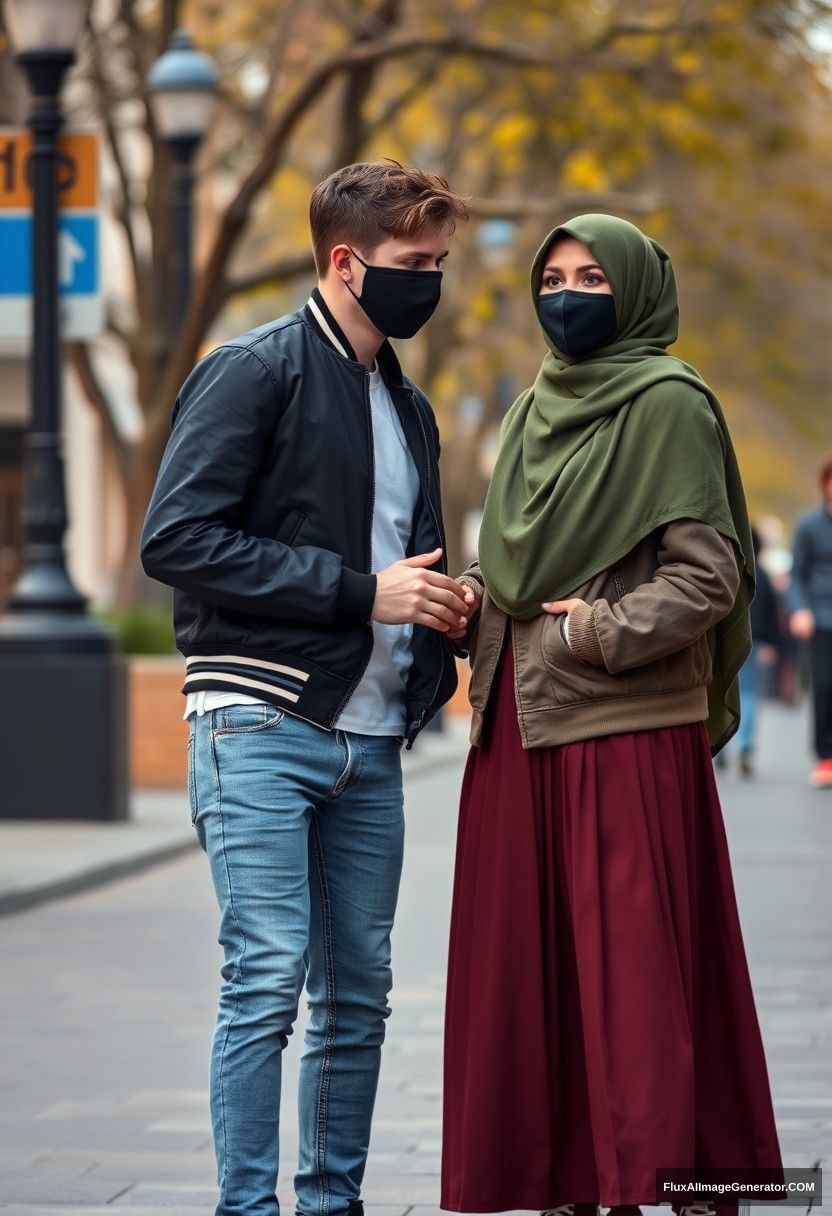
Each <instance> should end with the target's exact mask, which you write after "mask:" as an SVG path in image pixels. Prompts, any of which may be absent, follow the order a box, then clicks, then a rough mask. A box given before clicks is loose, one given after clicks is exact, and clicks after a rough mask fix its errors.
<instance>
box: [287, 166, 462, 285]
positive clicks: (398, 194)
mask: <svg viewBox="0 0 832 1216" xmlns="http://www.w3.org/2000/svg"><path fill="white" fill-rule="evenodd" d="M468 216H469V211H468V205H467V203H466V201H465V199H464V198H463V197H462V196H461V195H459V194H455V193H454V191H453V190H451V187H450V186H449V185H448V182H447V181H446V180H445V178H444V177H441V176H440V175H439V174H438V173H428V172H427V171H426V170H424V169H406V168H405V167H404V166H403V165H400V164H399V162H398V161H396V160H386V161H380V162H373V163H366V164H358V165H346V166H345V167H344V168H343V169H337V170H336V171H335V173H330V175H329V177H325V178H324V180H323V181H322V182H320V183H319V184H318V185H317V186H316V187H315V189H314V191H313V192H312V200H311V202H310V205H309V224H310V227H311V229H312V249H313V252H314V254H315V266H316V268H317V271H318V274H319V275H320V276H321V277H323V276H324V275H325V274H326V272H327V269H328V267H329V254H330V251H331V250H332V248H333V246H335V245H338V244H340V243H341V242H343V243H344V244H345V245H357V246H358V249H359V252H361V253H362V254H363V255H364V256H365V257H369V256H370V255H371V254H372V253H373V252H374V250H376V249H377V248H378V246H379V245H381V244H382V243H383V242H384V241H385V240H387V239H388V237H407V236H416V235H418V234H419V233H421V232H423V231H424V230H425V229H426V228H438V229H445V228H446V229H447V230H448V232H449V233H451V232H453V230H454V228H455V227H456V225H457V222H458V221H464V220H467V219H468Z"/></svg>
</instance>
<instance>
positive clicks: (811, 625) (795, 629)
mask: <svg viewBox="0 0 832 1216" xmlns="http://www.w3.org/2000/svg"><path fill="white" fill-rule="evenodd" d="M789 629H791V631H792V635H793V637H796V638H800V640H801V641H803V642H808V640H809V638H810V637H811V636H812V634H813V633H814V632H815V614H814V613H813V612H812V610H811V608H798V610H797V612H793V613H792V615H791V617H790V618H789Z"/></svg>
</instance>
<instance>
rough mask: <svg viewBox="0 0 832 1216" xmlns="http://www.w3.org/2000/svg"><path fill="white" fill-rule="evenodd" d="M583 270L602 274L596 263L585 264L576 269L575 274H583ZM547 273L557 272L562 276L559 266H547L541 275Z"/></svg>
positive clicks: (602, 270)
mask: <svg viewBox="0 0 832 1216" xmlns="http://www.w3.org/2000/svg"><path fill="white" fill-rule="evenodd" d="M585 270H600V271H601V274H603V273H604V269H603V267H602V266H599V265H598V263H597V262H588V263H587V264H586V266H578V267H576V273H577V274H583V272H584V271H585ZM549 271H557V273H558V274H563V271H562V270H561V268H560V266H547V267H546V269H545V270H544V271H543V273H544V274H547V273H548V272H549Z"/></svg>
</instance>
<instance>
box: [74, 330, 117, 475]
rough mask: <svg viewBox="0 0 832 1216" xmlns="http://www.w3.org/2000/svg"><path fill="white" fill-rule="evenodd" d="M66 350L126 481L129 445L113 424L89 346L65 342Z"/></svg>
mask: <svg viewBox="0 0 832 1216" xmlns="http://www.w3.org/2000/svg"><path fill="white" fill-rule="evenodd" d="M66 351H67V355H68V356H69V363H70V366H71V367H72V369H73V371H74V372H75V374H76V376H77V377H78V380H79V382H80V384H81V388H82V389H83V391H84V396H85V397H86V399H87V401H88V403H89V404H90V405H91V406H92V408H93V409H94V410H95V412H96V414H97V415H98V417H99V418H100V419H101V422H102V423H103V425H104V429H105V430H106V432H107V436H108V439H109V441H110V447H111V448H112V450H113V453H114V455H115V458H116V462H117V464H118V468H119V472H120V473H121V476H122V480H123V482H124V483H126V482H127V478H128V476H129V472H130V455H129V447H128V445H127V443H125V440H124V438H123V437H122V435H121V433H120V432H119V430H118V427H117V426H116V424H115V418H114V415H113V410H112V407H111V405H110V402H109V398H108V397H107V394H106V392H105V390H104V386H103V384H102V383H101V379H100V377H99V376H98V373H97V372H96V370H95V368H94V367H93V363H92V357H91V355H90V349H89V346H88V345H87V343H86V342H67V344H66Z"/></svg>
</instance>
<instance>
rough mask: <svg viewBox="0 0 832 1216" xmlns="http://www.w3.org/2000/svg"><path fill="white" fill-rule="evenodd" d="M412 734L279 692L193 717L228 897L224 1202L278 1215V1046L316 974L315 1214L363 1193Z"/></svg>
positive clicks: (305, 1155) (311, 1139)
mask: <svg viewBox="0 0 832 1216" xmlns="http://www.w3.org/2000/svg"><path fill="white" fill-rule="evenodd" d="M401 742H402V741H401V739H399V738H398V737H392V736H372V735H359V734H353V733H351V732H346V731H341V730H336V731H326V730H323V729H322V728H320V727H317V726H313V725H312V724H311V723H308V722H305V721H303V719H301V718H297V717H293V716H292V715H291V714H287V713H284V711H283V710H281V709H277V708H275V707H273V706H268V705H233V706H229V707H227V708H224V709H214V710H211V711H210V712H209V713H206V714H204V715H203V716H202V717H198V716H195V717H192V718H191V719H190V736H189V741H188V787H189V795H190V803H191V818H192V821H193V824H194V827H195V829H196V832H197V836H198V838H199V843H200V845H201V846H202V848H203V850H204V852H205V853H206V855H207V857H208V860H209V863H210V867H211V875H212V878H213V882H214V888H215V891H216V895H217V901H218V903H219V908H220V929H219V942H220V945H221V946H222V948H223V951H224V954H225V961H224V964H223V966H222V969H221V974H222V978H223V983H222V986H221V989H220V1000H219V1013H218V1017H217V1024H216V1029H215V1032H214V1038H213V1043H212V1048H211V1067H210V1094H211V1122H212V1128H213V1137H214V1150H215V1153H216V1157H217V1181H218V1185H219V1189H220V1197H219V1202H218V1205H217V1207H216V1211H215V1216H243V1214H245V1216H278V1213H279V1205H278V1202H277V1199H276V1197H275V1187H276V1184H277V1173H278V1155H279V1150H278V1123H279V1107H280V1082H281V1054H282V1051H283V1048H284V1047H285V1046H286V1041H287V1038H288V1036H289V1035H290V1034H291V1032H292V1026H293V1024H294V1021H295V1018H296V1016H297V1009H298V1001H299V997H300V993H301V990H302V988H303V984H304V980H305V982H306V988H307V996H308V999H309V1009H310V1020H309V1024H308V1029H307V1033H306V1039H305V1043H304V1050H303V1055H302V1057H301V1064H300V1081H299V1095H298V1105H299V1128H300V1155H299V1163H298V1172H297V1174H296V1176H295V1190H296V1193H297V1199H298V1207H297V1210H298V1212H299V1213H301V1214H302V1216H328V1214H329V1213H341V1212H346V1211H347V1209H348V1207H349V1204H350V1202H351V1201H352V1200H354V1199H356V1198H357V1197H358V1196H359V1193H360V1189H361V1181H362V1178H363V1175H364V1168H365V1164H366V1159H367V1149H368V1145H369V1141H370V1125H371V1121H372V1113H373V1105H374V1102H375V1096H376V1089H377V1085H378V1074H379V1064H380V1056H381V1044H382V1041H383V1039H384V1030H385V1019H386V1018H387V1017H388V1015H389V1013H390V1007H389V1005H388V1003H387V998H388V994H389V992H390V988H391V986H392V973H391V968H390V931H391V928H392V926H393V915H394V912H395V907H396V900H397V898H398V891H399V878H400V875H401V865H402V851H403V844H404V812H403V798H402V775H401Z"/></svg>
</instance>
